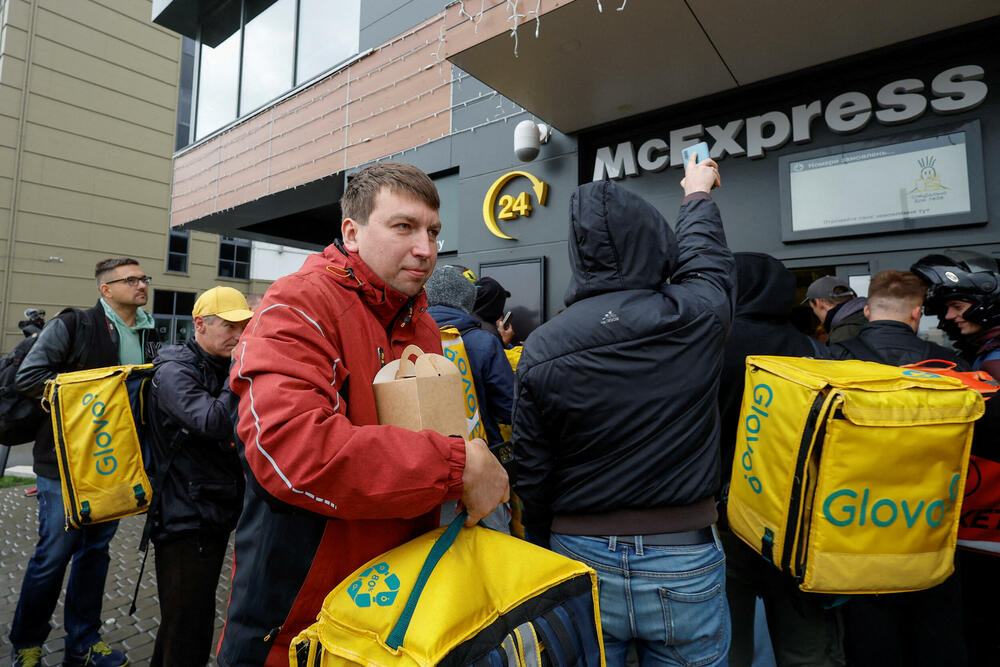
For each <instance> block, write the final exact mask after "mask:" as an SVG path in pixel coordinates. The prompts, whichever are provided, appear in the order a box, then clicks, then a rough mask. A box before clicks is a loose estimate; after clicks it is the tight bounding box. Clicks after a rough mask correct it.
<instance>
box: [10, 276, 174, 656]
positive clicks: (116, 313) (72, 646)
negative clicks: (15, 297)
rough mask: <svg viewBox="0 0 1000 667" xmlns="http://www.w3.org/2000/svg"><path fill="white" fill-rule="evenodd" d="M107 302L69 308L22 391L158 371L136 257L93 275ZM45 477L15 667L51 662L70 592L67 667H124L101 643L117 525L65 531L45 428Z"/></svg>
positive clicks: (15, 639) (38, 346)
mask: <svg viewBox="0 0 1000 667" xmlns="http://www.w3.org/2000/svg"><path fill="white" fill-rule="evenodd" d="M94 276H95V278H96V280H97V289H98V291H99V292H100V294H101V298H100V299H98V301H97V304H96V305H95V306H94V307H93V308H91V309H89V310H79V309H76V308H67V309H66V310H64V311H62V312H61V313H59V315H57V316H56V317H54V318H53V319H52V320H51V321H50V322H49V323H48V324H47V325H46V326H45V328H44V329H43V330H42V333H41V334H39V336H38V341H37V342H36V343H35V345H34V347H32V348H31V351H30V352H29V353H28V355H27V356H26V357H25V358H24V361H23V362H22V363H21V367H20V369H18V373H17V380H16V386H17V389H18V391H20V392H22V393H24V394H26V395H28V396H33V397H40V396H41V395H42V392H43V390H44V388H45V382H46V381H47V380H51V379H52V378H54V377H55V376H56V375H58V374H59V373H64V372H67V371H76V370H82V369H86V368H101V367H103V366H116V365H119V364H142V363H148V362H150V361H152V359H153V358H154V357H155V356H156V351H157V349H158V347H159V338H158V336H157V333H156V328H155V327H154V324H153V316H152V315H150V314H149V313H147V312H146V311H145V310H143V309H142V308H141V306H143V305H145V303H146V301H147V299H148V294H147V292H148V288H149V283H150V281H151V279H150V277H149V276H147V275H146V274H145V273H143V271H142V269H141V268H140V267H139V263H138V262H137V261H136V260H134V259H129V258H127V257H115V258H111V259H105V260H102V261H100V262H98V263H97V267H96V268H95V271H94ZM33 455H34V470H35V474H36V475H37V477H38V543H37V545H36V546H35V553H34V555H33V556H32V557H31V560H30V561H28V567H27V570H26V571H25V573H24V581H23V583H22V584H21V595H20V598H19V599H18V603H17V609H16V611H15V612H14V620H13V622H12V623H11V630H10V643H11V645H12V651H11V657H12V663H13V665H15V667H17V666H24V667H29V666H31V665H38V664H40V663H41V659H42V644H43V643H44V642H45V639H46V637H48V634H49V630H50V629H51V627H50V625H49V620H50V619H51V617H52V612H53V611H54V610H55V607H56V603H57V602H58V600H59V594H60V593H61V592H62V582H63V575H64V574H65V572H66V566H67V565H69V563H70V560H72V561H73V566H72V568H70V573H69V580H68V582H67V584H66V603H65V618H64V624H63V625H64V627H65V630H66V639H65V642H66V649H65V651H66V652H65V660H64V662H63V664H64V665H73V666H77V665H81V666H82V665H87V666H97V667H121V666H122V665H127V664H128V658H126V657H125V654H124V653H122V652H121V651H117V650H115V649H112V648H111V647H110V646H108V645H107V644H106V643H105V642H104V641H103V640H102V639H101V635H100V629H101V602H102V600H103V597H104V581H105V579H106V578H107V574H108V564H109V562H110V560H111V559H110V556H109V555H108V544H109V543H110V542H111V538H112V537H114V534H115V531H116V530H117V529H118V522H117V521H109V522H106V523H99V524H95V525H92V526H84V527H83V528H82V529H79V530H65V528H64V519H63V504H62V491H61V488H60V483H59V468H58V464H57V462H56V453H55V443H54V442H53V436H52V427H51V425H50V424H49V423H48V421H45V422H44V423H43V424H42V425H41V427H40V428H39V430H38V434H37V435H36V437H35V444H34V450H33Z"/></svg>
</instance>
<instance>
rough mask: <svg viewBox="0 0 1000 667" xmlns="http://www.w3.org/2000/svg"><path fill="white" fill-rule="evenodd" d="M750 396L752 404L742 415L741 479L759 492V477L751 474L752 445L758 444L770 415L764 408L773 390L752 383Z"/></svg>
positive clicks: (767, 404) (769, 402) (754, 490)
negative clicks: (744, 435) (742, 471)
mask: <svg viewBox="0 0 1000 667" xmlns="http://www.w3.org/2000/svg"><path fill="white" fill-rule="evenodd" d="M751 396H752V398H753V404H752V405H750V409H749V410H747V411H746V416H745V417H743V430H744V431H745V434H746V437H745V438H744V443H743V444H744V449H743V455H742V456H740V466H742V467H743V470H744V471H745V474H744V475H743V479H745V480H746V481H747V484H749V485H750V488H751V489H753V492H754V493H760V492H761V491H763V490H764V485H763V484H761V483H760V479H759V478H757V477H756V476H755V475H753V455H754V447H755V446H758V444H757V443H758V442H760V437H761V435H760V432H761V429H762V428H763V427H764V425H765V424H766V422H765V421H764V420H766V419H768V418H769V417H770V416H771V415H770V414H768V412H767V411H766V410H764V408H766V407H767V406H769V405H771V401H773V400H774V391H773V390H772V389H771V387H770V386H768V385H766V384H758V385H754V388H753V393H752V394H751Z"/></svg>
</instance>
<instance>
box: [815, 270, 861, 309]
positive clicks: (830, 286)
mask: <svg viewBox="0 0 1000 667" xmlns="http://www.w3.org/2000/svg"><path fill="white" fill-rule="evenodd" d="M842 296H857V292H855V291H854V289H853V288H852V287H851V286H850V285H849V284H848V283H847V281H844V280H841V279H840V278H838V277H837V276H823V277H822V278H818V279H817V280H814V281H813V282H812V284H811V285H809V289H807V290H806V298H804V299H802V303H805V302H807V301H809V300H810V299H837V298H840V297H842Z"/></svg>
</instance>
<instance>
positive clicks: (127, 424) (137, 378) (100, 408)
mask: <svg viewBox="0 0 1000 667" xmlns="http://www.w3.org/2000/svg"><path fill="white" fill-rule="evenodd" d="M152 375H153V364H142V365H131V366H108V367H105V368H92V369H87V370H82V371H75V372H72V373H60V374H59V375H57V376H56V378H55V379H54V380H49V381H48V382H46V383H45V402H46V404H47V405H48V408H49V410H50V411H51V414H52V433H53V436H54V439H55V446H56V459H57V461H58V464H59V477H60V480H61V485H62V497H63V508H64V510H65V512H66V526H67V528H70V527H73V528H80V527H82V526H84V525H87V524H93V523H101V522H103V521H111V520H113V519H118V518H121V517H123V516H130V515H133V514H141V513H142V512H145V511H146V510H147V509H148V508H149V504H150V502H152V498H153V492H152V486H151V485H150V483H149V478H148V477H147V475H146V469H145V466H144V464H143V456H142V448H141V441H140V437H139V429H140V428H142V427H143V418H144V414H145V406H144V405H143V401H144V397H145V390H146V383H148V382H149V380H150V379H151V378H152Z"/></svg>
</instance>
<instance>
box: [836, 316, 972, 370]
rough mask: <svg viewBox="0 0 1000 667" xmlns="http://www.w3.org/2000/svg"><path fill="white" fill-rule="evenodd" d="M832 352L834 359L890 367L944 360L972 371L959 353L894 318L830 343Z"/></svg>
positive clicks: (877, 321)
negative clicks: (924, 336) (844, 339)
mask: <svg viewBox="0 0 1000 667" xmlns="http://www.w3.org/2000/svg"><path fill="white" fill-rule="evenodd" d="M830 355H831V357H832V358H834V359H860V360H861V361H874V362H877V363H880V364H888V365H890V366H903V365H905V364H915V363H917V362H920V361H925V360H927V359H943V360H944V361H951V362H953V363H954V364H955V365H956V367H957V369H958V370H960V371H967V370H969V365H968V364H967V363H965V361H964V360H963V359H962V358H961V357H959V356H958V353H957V352H955V351H954V350H949V349H948V348H946V347H943V346H941V345H938V344H937V343H932V342H930V341H929V340H924V339H923V338H920V337H919V336H917V334H915V333H914V332H913V329H911V328H910V326H909V325H908V324H906V323H905V322H897V321H895V320H876V321H874V322H865V324H864V325H862V326H861V329H860V331H859V332H858V335H857V336H856V337H854V338H852V339H849V340H846V341H843V342H841V343H837V344H836V345H831V346H830Z"/></svg>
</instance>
